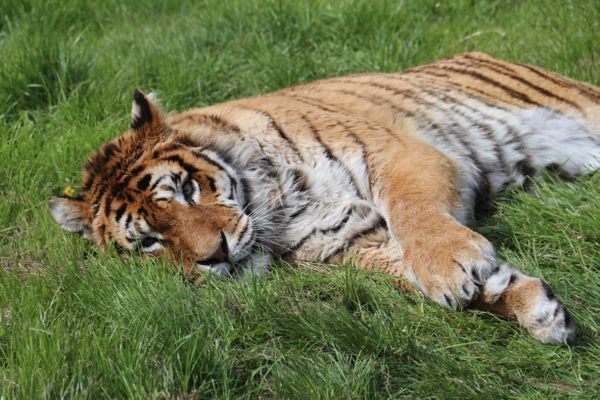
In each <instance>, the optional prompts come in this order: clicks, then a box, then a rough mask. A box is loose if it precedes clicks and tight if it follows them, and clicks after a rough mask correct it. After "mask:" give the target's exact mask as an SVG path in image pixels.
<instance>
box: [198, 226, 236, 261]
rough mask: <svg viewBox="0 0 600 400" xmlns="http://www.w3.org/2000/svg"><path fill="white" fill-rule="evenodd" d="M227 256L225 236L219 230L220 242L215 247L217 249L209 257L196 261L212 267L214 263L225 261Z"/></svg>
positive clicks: (227, 249) (227, 248)
mask: <svg viewBox="0 0 600 400" xmlns="http://www.w3.org/2000/svg"><path fill="white" fill-rule="evenodd" d="M228 257H229V247H227V238H225V234H224V233H223V232H221V244H220V245H219V246H218V247H217V250H215V252H214V253H213V254H212V255H211V256H210V257H208V258H205V259H204V260H199V261H198V263H200V264H202V265H207V266H209V267H212V266H214V265H215V264H219V263H222V262H225V261H227V258H228Z"/></svg>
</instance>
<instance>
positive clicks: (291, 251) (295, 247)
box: [282, 228, 317, 258]
mask: <svg viewBox="0 0 600 400" xmlns="http://www.w3.org/2000/svg"><path fill="white" fill-rule="evenodd" d="M315 233H317V228H313V230H312V231H310V233H308V234H307V235H306V236H304V237H303V238H302V239H300V240H299V241H297V242H296V244H295V245H293V246H292V247H290V248H288V249H287V252H286V253H285V254H284V255H283V256H282V258H285V257H289V256H291V255H292V254H294V253H295V252H296V251H297V250H298V249H299V248H300V247H302V246H303V245H304V243H306V242H307V241H308V239H310V238H311V237H312V236H313V235H314V234H315Z"/></svg>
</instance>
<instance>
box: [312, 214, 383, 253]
mask: <svg viewBox="0 0 600 400" xmlns="http://www.w3.org/2000/svg"><path fill="white" fill-rule="evenodd" d="M380 229H387V222H385V219H384V218H383V217H382V216H379V218H378V219H377V221H376V222H375V223H374V224H373V225H371V226H370V227H368V228H365V229H363V230H361V231H360V232H357V233H355V234H354V235H353V236H352V237H351V238H350V239H349V240H348V241H347V242H346V243H345V244H344V245H342V246H340V247H338V248H337V249H335V250H333V251H332V252H330V253H329V254H328V255H327V256H326V257H325V258H324V260H323V261H324V262H329V260H331V259H332V258H333V257H335V256H336V255H337V254H339V253H341V252H344V251H346V250H348V249H349V248H351V247H352V246H353V245H354V243H355V242H356V241H357V240H359V239H360V238H362V237H365V236H368V235H370V234H372V233H375V232H377V231H378V230H380Z"/></svg>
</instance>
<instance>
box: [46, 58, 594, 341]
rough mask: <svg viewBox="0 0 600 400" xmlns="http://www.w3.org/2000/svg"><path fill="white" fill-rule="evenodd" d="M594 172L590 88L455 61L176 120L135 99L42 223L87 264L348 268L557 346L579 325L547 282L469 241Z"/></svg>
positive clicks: (530, 71) (243, 270) (482, 61)
mask: <svg viewBox="0 0 600 400" xmlns="http://www.w3.org/2000/svg"><path fill="white" fill-rule="evenodd" d="M599 166H600V89H599V88H597V87H595V86H593V85H590V84H587V83H583V82H579V81H575V80H572V79H569V78H566V77H563V76H560V75H558V74H555V73H553V72H549V71H547V70H545V69H542V68H540V67H536V66H532V65H527V64H522V63H516V62H508V61H502V60H499V59H497V58H494V57H493V56H490V55H488V54H485V53H481V52H469V53H464V54H459V55H456V56H453V57H450V58H446V59H441V60H438V61H435V62H433V63H431V64H427V65H423V66H418V67H415V68H411V69H408V70H405V71H402V72H398V73H363V74H356V75H350V76H345V77H333V78H328V79H324V80H318V81H315V82H311V83H306V84H300V85H297V86H293V87H290V88H286V89H282V90H279V91H276V92H274V93H270V94H265V95H261V96H258V97H254V98H246V99H238V100H232V101H227V102H224V103H220V104H216V105H210V106H207V107H202V108H192V109H190V110H187V111H183V112H180V113H166V112H164V111H162V109H161V107H160V105H159V102H158V101H157V99H156V96H155V95H154V94H152V93H151V94H148V95H146V94H144V93H143V92H142V91H141V90H139V89H136V90H135V92H134V95H133V101H132V110H131V127H130V129H129V130H127V131H126V132H125V133H124V134H122V135H121V136H119V137H116V138H114V139H112V140H110V141H109V142H108V143H106V144H104V145H103V146H102V147H101V148H100V149H98V150H97V151H96V152H95V153H93V154H92V155H91V157H90V158H89V160H88V161H87V163H86V164H85V165H84V167H83V185H82V187H81V194H79V195H77V196H72V197H67V196H63V197H60V196H59V197H54V198H52V199H51V200H50V201H49V210H50V213H51V215H52V217H53V219H54V220H55V221H56V222H57V223H58V224H59V225H60V226H61V227H62V228H64V229H65V230H66V231H69V232H76V233H78V234H80V235H81V236H82V237H83V238H85V239H88V240H90V241H92V242H93V243H95V244H96V245H97V246H98V247H99V248H100V249H103V250H105V249H107V248H114V249H116V251H117V252H119V253H125V254H129V253H133V254H141V255H143V256H144V255H149V256H163V257H166V258H167V259H168V260H169V262H171V263H173V264H174V265H176V266H178V267H177V268H179V270H180V271H182V272H183V274H184V275H185V276H186V277H187V278H189V279H190V280H192V281H194V282H198V281H200V280H201V279H202V278H203V277H205V276H206V273H212V274H216V275H219V276H224V277H232V278H244V277H250V276H261V275H263V274H265V273H266V272H267V271H268V269H269V267H270V265H271V264H272V263H273V262H274V261H275V260H285V261H287V262H290V263H292V264H302V262H304V261H308V262H313V261H315V262H324V263H330V264H350V265H353V266H356V267H357V268H362V269H365V270H366V271H379V272H380V273H387V274H389V275H391V276H392V277H394V278H397V279H398V280H399V281H401V282H407V283H408V285H410V287H412V288H414V290H415V291H420V292H422V293H423V295H424V296H426V297H427V298H429V299H431V300H432V301H434V302H436V303H438V304H440V305H442V306H444V307H446V308H448V309H450V310H461V309H466V308H476V309H481V310H486V311H489V312H492V313H496V314H498V315H500V316H502V317H505V318H507V319H510V320H515V321H516V322H517V323H518V324H519V325H520V326H522V327H523V328H524V329H526V330H527V331H528V332H529V333H530V334H531V335H532V336H533V337H534V338H536V339H538V340H539V341H541V342H544V343H549V344H567V343H572V342H573V341H574V340H575V337H576V324H575V321H574V319H573V318H572V317H571V315H570V314H569V312H568V311H567V309H566V308H565V306H564V305H563V304H562V303H561V301H560V300H559V299H557V298H556V297H555V296H554V294H553V292H552V290H551V288H550V287H549V285H548V284H546V283H545V282H543V281H542V280H540V279H538V278H536V277H533V276H529V275H527V274H525V273H524V272H522V271H521V270H519V269H518V268H517V267H515V266H513V265H510V264H507V263H503V262H501V261H500V260H498V258H497V256H496V252H495V249H494V246H493V245H492V244H491V243H490V241H489V240H487V239H486V238H485V237H483V236H482V235H481V234H479V233H477V232H475V231H474V230H472V229H471V228H470V226H472V224H473V223H474V221H476V220H477V218H478V217H479V216H480V215H485V213H486V212H488V211H489V209H490V205H491V204H492V201H493V198H494V195H496V194H497V193H498V192H501V191H505V190H507V189H511V188H526V187H527V186H528V185H530V184H531V182H533V181H535V179H537V178H539V177H540V176H541V175H543V171H544V170H545V169H547V168H553V169H556V170H558V171H559V174H560V176H562V177H565V178H567V179H571V178H573V177H575V176H576V175H578V174H584V173H591V172H593V171H595V170H597V169H599Z"/></svg>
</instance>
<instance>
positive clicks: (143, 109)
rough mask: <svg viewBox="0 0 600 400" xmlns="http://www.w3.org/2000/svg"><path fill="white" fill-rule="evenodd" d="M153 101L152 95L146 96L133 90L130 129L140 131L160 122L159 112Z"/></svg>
mask: <svg viewBox="0 0 600 400" xmlns="http://www.w3.org/2000/svg"><path fill="white" fill-rule="evenodd" d="M153 100H154V96H153V93H150V94H149V95H148V96H146V95H145V94H144V93H143V92H142V91H141V90H139V89H135V91H134V92H133V102H132V103H131V129H135V130H140V129H143V128H144V127H146V126H149V125H152V124H156V123H157V122H159V121H160V112H159V110H158V107H157V106H156V104H154V102H153Z"/></svg>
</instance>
